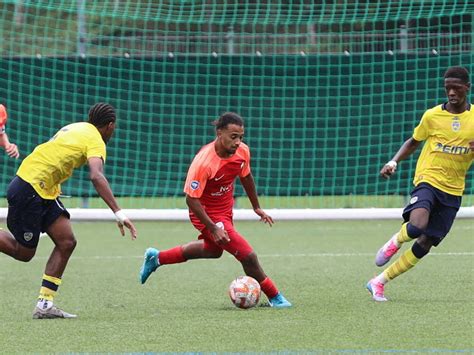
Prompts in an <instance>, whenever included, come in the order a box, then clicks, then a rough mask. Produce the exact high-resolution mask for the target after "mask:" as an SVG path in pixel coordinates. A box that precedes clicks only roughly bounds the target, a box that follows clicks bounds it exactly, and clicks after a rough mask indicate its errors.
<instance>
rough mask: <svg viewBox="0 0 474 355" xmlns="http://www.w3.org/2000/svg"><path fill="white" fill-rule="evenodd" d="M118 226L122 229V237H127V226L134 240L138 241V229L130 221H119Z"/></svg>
mask: <svg viewBox="0 0 474 355" xmlns="http://www.w3.org/2000/svg"><path fill="white" fill-rule="evenodd" d="M117 226H118V227H119V229H120V234H121V235H122V237H124V236H125V229H124V228H123V227H124V226H125V227H127V228H128V229H129V231H130V236H131V237H132V240H135V239H137V229H136V228H135V226H134V225H133V223H132V222H131V221H130V220H129V219H126V220H124V221H123V223H122V222H119V221H118V222H117Z"/></svg>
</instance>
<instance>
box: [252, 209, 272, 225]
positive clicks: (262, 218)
mask: <svg viewBox="0 0 474 355" xmlns="http://www.w3.org/2000/svg"><path fill="white" fill-rule="evenodd" d="M254 211H255V213H256V214H258V215H259V216H260V221H262V222H263V223H268V225H269V226H270V227H271V226H272V225H273V223H275V222H273V218H272V217H270V216H269V215H268V214H266V213H265V212H264V211H263V210H262V209H261V208H256V209H254Z"/></svg>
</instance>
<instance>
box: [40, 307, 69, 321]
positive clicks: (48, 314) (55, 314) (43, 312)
mask: <svg viewBox="0 0 474 355" xmlns="http://www.w3.org/2000/svg"><path fill="white" fill-rule="evenodd" d="M54 318H77V315H75V314H69V313H67V312H64V311H63V310H61V309H59V308H58V307H56V306H54V305H53V306H52V307H50V308H47V309H41V308H39V307H36V308H35V310H34V312H33V319H54Z"/></svg>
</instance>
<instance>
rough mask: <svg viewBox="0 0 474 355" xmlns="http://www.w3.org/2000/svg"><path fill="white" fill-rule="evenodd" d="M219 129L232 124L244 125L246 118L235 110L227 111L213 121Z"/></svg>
mask: <svg viewBox="0 0 474 355" xmlns="http://www.w3.org/2000/svg"><path fill="white" fill-rule="evenodd" d="M212 124H213V125H214V126H215V127H216V130H217V129H222V128H226V127H227V126H228V125H230V124H235V125H237V126H243V125H244V120H243V119H242V117H240V116H239V115H238V114H236V113H235V112H225V113H223V114H222V115H221V116H220V117H219V118H218V119H217V120H215V121H214V122H213V123H212Z"/></svg>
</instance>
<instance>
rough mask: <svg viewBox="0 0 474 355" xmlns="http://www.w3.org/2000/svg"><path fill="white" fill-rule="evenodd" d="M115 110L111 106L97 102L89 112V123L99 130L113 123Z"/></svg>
mask: <svg viewBox="0 0 474 355" xmlns="http://www.w3.org/2000/svg"><path fill="white" fill-rule="evenodd" d="M115 120H116V117H115V110H114V108H113V107H112V105H109V104H106V103H104V102H99V103H97V104H95V105H94V106H92V107H91V108H90V110H89V123H91V124H93V125H94V126H96V127H98V128H100V127H104V126H106V125H108V124H109V123H110V122H115Z"/></svg>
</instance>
